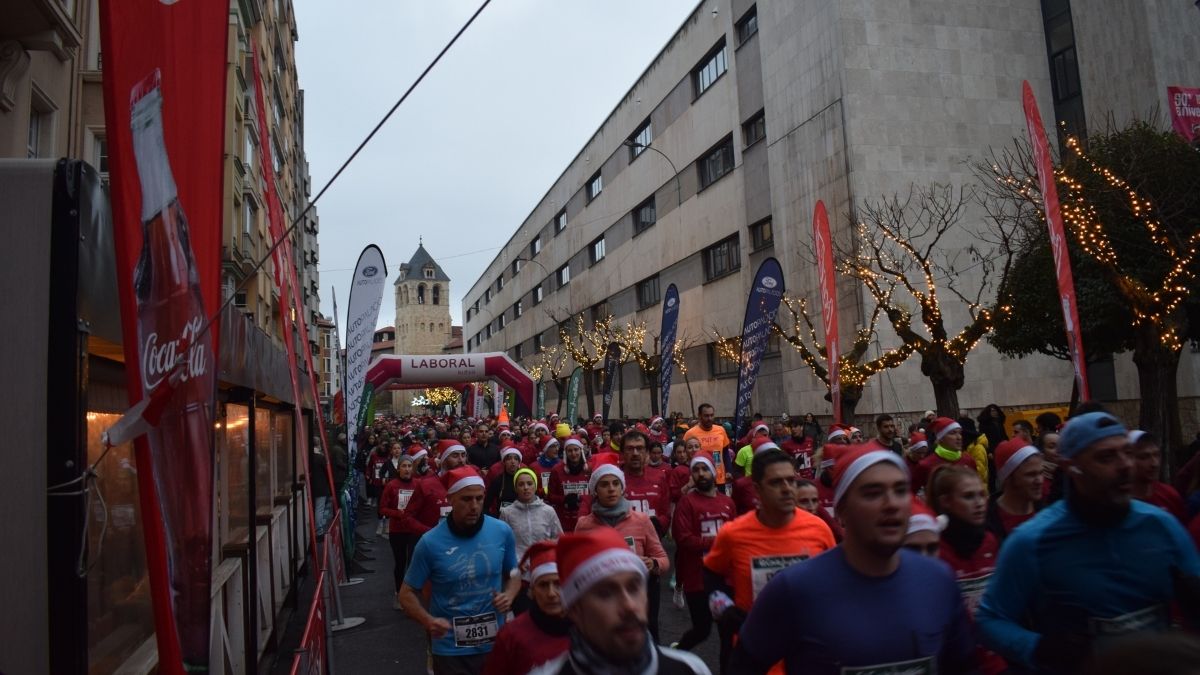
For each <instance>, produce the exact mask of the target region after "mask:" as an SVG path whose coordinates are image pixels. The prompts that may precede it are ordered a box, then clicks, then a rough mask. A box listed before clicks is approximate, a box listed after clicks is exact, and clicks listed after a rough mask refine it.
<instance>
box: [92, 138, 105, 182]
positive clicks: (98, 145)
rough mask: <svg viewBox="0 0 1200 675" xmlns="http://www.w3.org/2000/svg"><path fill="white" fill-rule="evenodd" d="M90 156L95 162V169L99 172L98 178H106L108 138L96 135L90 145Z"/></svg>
mask: <svg viewBox="0 0 1200 675" xmlns="http://www.w3.org/2000/svg"><path fill="white" fill-rule="evenodd" d="M92 157H93V158H94V159H95V162H96V171H98V172H99V173H100V178H101V179H103V180H107V179H108V139H106V138H105V137H103V136H97V137H96V140H95V142H94V144H93V145H92Z"/></svg>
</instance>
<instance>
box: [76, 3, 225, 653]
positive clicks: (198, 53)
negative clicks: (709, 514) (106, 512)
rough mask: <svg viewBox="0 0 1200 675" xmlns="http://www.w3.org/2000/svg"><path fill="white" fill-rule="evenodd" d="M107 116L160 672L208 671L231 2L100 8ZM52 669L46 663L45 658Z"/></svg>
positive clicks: (128, 367)
mask: <svg viewBox="0 0 1200 675" xmlns="http://www.w3.org/2000/svg"><path fill="white" fill-rule="evenodd" d="M99 22H100V45H101V51H102V52H103V54H104V81H103V89H104V117H105V120H106V123H107V124H106V133H107V139H108V148H109V161H110V172H109V174H110V177H111V181H112V183H111V190H110V197H111V200H112V220H113V235H114V246H115V252H116V261H117V288H118V294H119V296H120V305H121V327H122V332H123V334H124V340H123V344H124V351H125V376H126V390H127V393H128V399H129V403H130V404H131V405H133V404H138V403H140V402H141V401H143V400H144V399H161V400H162V401H164V402H165V403H164V407H163V409H162V410H158V411H156V412H157V413H158V416H157V417H156V423H155V424H154V425H152V426H150V427H149V428H148V429H147V431H146V433H145V434H143V435H141V436H139V437H138V438H137V439H136V440H135V443H134V452H135V458H136V461H137V469H138V471H137V481H138V495H139V500H140V505H141V514H142V518H143V536H144V539H145V545H146V566H147V571H148V574H149V577H150V599H151V604H152V606H153V608H154V624H155V639H156V642H157V647H158V664H159V672H162V673H164V674H168V675H174V674H176V673H182V672H184V671H185V669H186V670H195V671H204V670H207V669H208V659H209V634H210V630H211V629H210V619H211V617H210V612H209V608H210V604H211V590H210V582H211V578H212V511H213V509H212V495H213V469H212V467H213V464H214V462H213V429H214V424H213V423H214V420H215V412H216V408H215V396H216V383H217V373H216V369H217V353H218V352H217V349H218V344H217V336H218V335H219V334H220V331H219V330H217V329H216V327H215V326H213V325H211V324H208V323H207V322H206V317H213V316H215V315H216V312H217V308H218V306H219V305H220V302H221V295H220V291H219V283H220V281H219V280H220V270H221V204H222V194H223V184H224V180H223V179H224V168H225V164H224V162H225V155H224V153H225V118H226V115H225V96H226V90H227V86H226V64H225V55H226V44H227V42H228V37H229V6H228V4H222V3H218V2H183V3H167V2H160V1H159V0H125V1H122V2H102V3H100V6H99ZM52 663H53V661H52Z"/></svg>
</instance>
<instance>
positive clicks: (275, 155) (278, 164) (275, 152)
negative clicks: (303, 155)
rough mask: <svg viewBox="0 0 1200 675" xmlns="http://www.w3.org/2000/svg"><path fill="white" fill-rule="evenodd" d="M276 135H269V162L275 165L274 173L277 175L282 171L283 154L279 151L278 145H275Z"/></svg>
mask: <svg viewBox="0 0 1200 675" xmlns="http://www.w3.org/2000/svg"><path fill="white" fill-rule="evenodd" d="M276 131H278V130H276ZM276 135H277V134H272V136H271V163H272V165H273V166H274V167H275V174H276V175H279V174H281V173H282V171H283V155H282V154H280V153H279V146H278V145H275V136H276Z"/></svg>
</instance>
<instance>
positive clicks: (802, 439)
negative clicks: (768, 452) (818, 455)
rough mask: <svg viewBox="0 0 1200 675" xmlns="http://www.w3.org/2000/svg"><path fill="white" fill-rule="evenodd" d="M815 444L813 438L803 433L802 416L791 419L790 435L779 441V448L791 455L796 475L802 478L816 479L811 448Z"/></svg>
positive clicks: (812, 448) (813, 447)
mask: <svg viewBox="0 0 1200 675" xmlns="http://www.w3.org/2000/svg"><path fill="white" fill-rule="evenodd" d="M815 447H816V445H815V443H814V442H813V439H811V438H809V437H807V436H805V435H804V418H803V417H793V418H792V419H791V436H789V437H788V438H786V439H784V441H783V442H782V443H779V449H780V450H783V451H784V452H786V453H787V454H789V455H791V456H792V461H793V462H795V463H796V475H797V476H799V477H800V478H802V479H804V480H816V477H817V471H816V467H815V466H813V450H814V449H815Z"/></svg>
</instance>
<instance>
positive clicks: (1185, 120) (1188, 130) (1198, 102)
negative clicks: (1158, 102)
mask: <svg viewBox="0 0 1200 675" xmlns="http://www.w3.org/2000/svg"><path fill="white" fill-rule="evenodd" d="M1167 109H1169V110H1170V111H1171V126H1172V127H1173V128H1174V129H1175V132H1176V133H1178V134H1179V135H1180V136H1183V137H1184V138H1185V139H1186V140H1187V142H1188V143H1191V144H1192V147H1200V89H1197V88H1195V87H1167Z"/></svg>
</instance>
